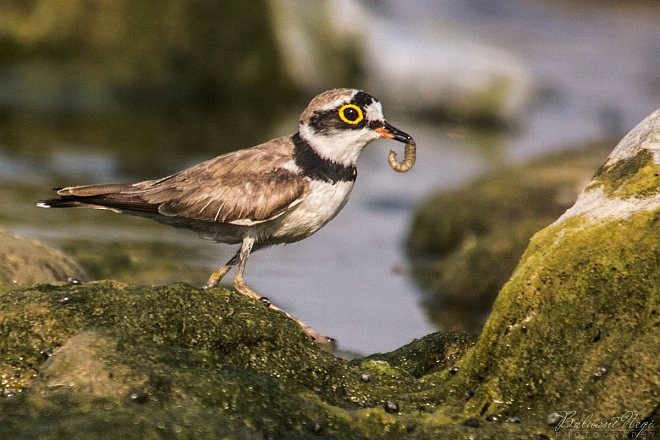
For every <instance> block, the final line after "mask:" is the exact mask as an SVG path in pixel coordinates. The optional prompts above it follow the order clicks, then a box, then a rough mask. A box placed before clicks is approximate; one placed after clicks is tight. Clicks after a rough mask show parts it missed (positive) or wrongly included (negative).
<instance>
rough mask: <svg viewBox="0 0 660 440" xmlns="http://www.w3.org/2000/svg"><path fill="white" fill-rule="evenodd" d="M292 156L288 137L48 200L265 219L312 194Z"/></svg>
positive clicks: (230, 219) (238, 220)
mask: <svg viewBox="0 0 660 440" xmlns="http://www.w3.org/2000/svg"><path fill="white" fill-rule="evenodd" d="M291 158H292V146H291V142H290V140H289V138H288V137H283V138H278V139H274V140H272V141H270V142H268V143H266V144H262V145H258V146H256V147H252V148H248V149H245V150H239V151H235V152H233V153H229V154H225V155H222V156H218V157H216V158H215V159H211V160H208V161H206V162H202V163H200V164H198V165H195V166H193V167H190V168H188V169H186V170H183V171H181V172H179V173H176V174H173V175H171V176H168V177H165V178H163V179H158V180H148V181H144V182H138V183H134V184H132V185H125V184H120V185H94V186H82V187H69V188H64V189H62V190H60V191H58V194H60V195H61V196H62V197H61V198H60V199H57V200H49V201H46V202H44V203H45V204H46V205H48V206H64V203H67V206H85V205H86V206H95V207H104V208H110V209H117V210H127V211H129V212H131V211H132V212H136V213H140V212H143V213H154V214H161V215H164V216H168V217H186V218H190V219H195V220H201V221H214V222H216V221H217V222H223V223H234V224H245V225H248V224H254V223H260V222H263V221H267V220H269V219H272V218H275V217H277V216H279V215H281V214H283V213H284V212H285V211H286V210H287V209H288V208H289V207H291V206H293V205H295V204H297V203H299V202H300V201H302V199H303V197H304V196H305V194H306V193H307V188H308V186H307V182H306V180H305V179H304V178H302V177H300V176H299V175H297V174H294V173H292V172H290V171H288V170H287V169H285V168H283V165H284V164H285V163H286V162H288V161H289V160H291ZM58 201H59V204H58V203H54V202H58Z"/></svg>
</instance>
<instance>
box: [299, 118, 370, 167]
mask: <svg viewBox="0 0 660 440" xmlns="http://www.w3.org/2000/svg"><path fill="white" fill-rule="evenodd" d="M299 132H300V136H301V137H302V138H303V139H304V140H305V141H307V143H308V144H309V145H310V146H311V147H312V148H313V149H314V151H316V153H317V154H318V155H319V156H321V157H323V158H325V159H328V160H331V161H333V162H335V163H338V164H340V165H344V166H355V164H356V163H357V160H358V157H360V153H362V149H363V148H364V147H365V146H366V145H367V144H368V143H370V142H371V141H373V140H375V139H377V138H378V134H377V133H375V132H374V131H373V130H369V129H368V128H364V129H361V130H342V131H334V132H332V133H330V134H327V135H324V134H319V133H315V132H314V131H313V130H312V128H311V127H309V126H308V125H301V126H300V129H299Z"/></svg>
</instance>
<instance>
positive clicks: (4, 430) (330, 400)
mask: <svg viewBox="0 0 660 440" xmlns="http://www.w3.org/2000/svg"><path fill="white" fill-rule="evenodd" d="M659 116H660V112H658V113H656V114H654V115H653V116H652V117H651V119H649V120H647V121H645V124H646V125H641V126H640V127H641V128H640V129H638V131H635V132H633V134H631V135H629V136H628V137H626V139H624V141H622V144H620V147H617V149H615V151H614V153H613V154H612V156H610V159H609V160H608V162H607V163H606V164H605V166H604V167H603V168H602V169H601V171H600V172H599V173H598V174H597V176H596V177H595V178H594V180H593V182H592V184H591V185H590V186H589V188H588V189H587V190H586V191H585V192H584V193H583V194H582V196H581V197H580V198H579V200H578V202H577V203H576V205H575V206H574V208H572V209H571V210H569V211H568V212H567V213H566V215H564V216H563V217H561V218H560V219H559V220H558V221H557V222H556V223H555V224H553V225H551V226H549V227H547V228H546V229H544V230H542V231H541V232H539V233H537V234H536V235H535V236H534V238H533V239H532V242H531V244H530V246H529V247H528V249H527V251H526V252H525V254H524V256H523V258H522V260H521V262H520V264H519V265H518V268H517V269H516V271H515V272H514V274H513V276H512V277H511V279H510V281H509V282H508V283H507V284H506V286H505V287H504V288H503V289H502V291H501V292H500V294H499V296H498V298H497V301H496V302H495V305H494V309H493V313H492V315H491V317H490V319H489V320H488V322H487V323H486V326H485V327H484V331H483V333H482V334H481V335H480V336H479V338H478V339H477V340H476V342H475V340H474V338H472V337H470V336H467V335H464V334H444V335H442V334H434V335H429V336H427V337H425V338H422V339H420V340H418V341H413V342H412V343H411V344H409V345H407V346H405V347H402V348H401V349H399V350H396V351H395V352H393V353H388V354H377V355H372V356H369V357H366V358H361V359H355V360H353V361H352V362H349V361H346V360H344V359H340V358H337V357H335V356H334V355H333V354H332V353H329V352H327V351H325V350H324V349H323V348H322V347H320V346H319V345H317V344H315V343H313V342H312V341H311V340H310V339H309V338H308V337H307V336H306V335H305V334H304V333H303V332H302V330H301V329H300V328H299V327H298V326H297V324H295V323H294V322H293V321H291V320H290V319H288V318H287V317H286V316H284V315H283V314H281V313H278V312H275V311H273V310H272V309H270V308H269V307H268V306H267V305H266V304H264V303H262V302H260V301H254V300H252V299H250V298H246V297H244V296H242V295H238V294H236V293H233V292H231V291H228V290H224V289H209V290H203V289H197V288H194V287H191V286H188V285H185V284H175V285H171V286H161V287H140V286H130V285H125V284H120V283H115V282H111V281H103V282H95V283H88V284H85V285H65V286H49V285H41V286H36V287H30V288H23V289H19V290H14V291H9V292H6V291H5V292H1V291H0V305H1V306H0V324H1V325H0V341H1V342H0V377H1V378H2V387H3V393H2V395H3V396H4V398H2V399H0V438H36V437H39V438H43V437H47V438H74V437H75V438H100V437H104V438H145V437H148V438H160V437H168V438H169V437H172V438H177V437H185V438H211V437H226V438H338V439H353V438H365V439H366V438H378V439H380V438H399V437H403V436H405V437H406V438H413V439H415V438H417V439H427V438H428V439H431V438H466V437H470V438H477V437H478V438H483V439H500V438H530V436H531V437H534V436H536V437H537V438H547V437H548V436H554V434H555V433H554V432H553V431H562V434H564V433H566V434H567V435H568V434H569V433H568V432H566V431H568V430H569V429H573V430H574V431H579V430H580V429H581V428H580V426H577V425H575V423H578V424H579V423H581V422H582V421H585V420H586V421H587V422H589V421H590V422H589V423H591V422H593V423H597V424H599V425H598V426H601V427H603V426H606V428H604V430H605V431H607V432H609V433H610V434H611V435H612V436H615V434H616V436H625V435H626V434H629V433H638V432H643V431H644V430H647V432H649V430H651V429H656V430H657V428H653V426H654V425H653V424H652V422H653V414H654V411H655V409H656V407H657V400H658V394H659V393H660V383H659V379H658V374H657V373H658V371H657V370H658V368H657V353H658V351H660V335H659V334H658V330H657V310H658V300H659V296H660V291H659V289H660V287H659V286H660V279H659V276H660V271H659V270H658V263H659V261H658V258H659V256H658V234H657V232H658V230H659V226H660V225H659V223H660V202H659V197H660V196H659V191H660V190H659V188H658V175H659V172H660V170H659V169H658V168H659V167H660V160H658V159H659V158H658V154H657V149H658V139H660V136H658V117H659ZM635 136H637V137H635ZM635 139H637V140H635ZM621 145H623V146H621ZM640 145H642V148H640V149H637V147H639V146H640ZM590 193H596V194H597V195H598V202H597V203H596V202H594V201H593V200H594V198H595V196H594V195H593V194H590ZM621 204H623V205H621ZM605 205H609V207H610V208H612V209H609V208H608V209H602V207H603V206H605ZM599 207H600V208H599ZM64 298H66V300H64ZM573 411H575V413H573ZM626 414H630V416H629V417H628V419H627V423H626V424H625V425H624V424H621V425H614V426H615V427H614V428H613V427H612V426H613V425H611V424H610V425H606V424H607V423H608V422H611V423H615V420H616V418H617V417H618V418H619V419H621V418H622V417H625V416H626ZM569 417H570V418H571V419H570V423H569V422H567V420H568V418H569ZM569 425H570V426H569ZM596 430H599V431H603V428H596ZM592 431H593V429H592V430H591V431H590V432H592ZM577 434H580V432H577ZM619 434H621V435H619ZM573 437H575V436H573Z"/></svg>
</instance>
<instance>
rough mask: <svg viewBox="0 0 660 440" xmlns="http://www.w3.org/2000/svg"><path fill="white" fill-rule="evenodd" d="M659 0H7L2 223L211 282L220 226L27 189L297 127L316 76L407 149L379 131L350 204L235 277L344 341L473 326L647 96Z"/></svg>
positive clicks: (0, 9) (171, 278)
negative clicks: (374, 101) (177, 224)
mask: <svg viewBox="0 0 660 440" xmlns="http://www.w3.org/2000/svg"><path fill="white" fill-rule="evenodd" d="M658 22H660V6H659V5H658V2H656V1H653V0H648V1H644V0H630V1H627V2H619V1H595V0H592V1H589V0H582V1H579V0H560V1H556V0H555V1H549V0H505V1H498V2H492V1H488V0H444V1H437V0H415V1H408V2H399V1H396V0H383V1H374V0H361V1H360V0H328V1H324V2H308V1H304V0H262V1H252V2H244V1H239V0H233V1H229V0H225V1H217V0H216V1H211V0H168V1H162V0H159V1H156V0H150V1H149V0H147V1H141V2H135V1H130V0H68V1H65V2H58V1H52V0H31V1H25V0H2V1H0V202H1V204H2V210H0V227H3V228H6V229H7V230H9V231H10V232H11V233H14V234H17V235H20V236H23V237H29V238H37V239H41V240H43V241H45V242H47V243H48V244H51V245H53V246H55V247H57V248H60V249H62V250H64V251H65V252H66V253H68V254H69V255H71V256H72V257H74V258H75V259H76V260H77V261H78V262H79V263H80V264H81V265H82V266H83V267H84V268H85V270H86V271H87V273H88V274H89V277H90V279H102V278H112V279H118V280H121V281H125V282H132V283H144V284H163V283H171V282H175V281H184V282H188V283H192V284H194V285H202V284H203V283H204V282H205V280H206V277H207V276H208V274H209V273H210V272H211V271H212V270H214V269H215V268H216V267H217V266H218V265H220V264H222V263H224V262H225V260H226V259H228V258H229V256H231V254H233V252H234V250H233V249H232V248H230V247H228V246H225V245H218V244H215V243H212V242H208V241H205V240H202V239H200V238H198V237H196V236H195V235H194V234H192V233H187V232H185V231H179V230H175V229H170V228H168V227H166V226H162V225H159V224H156V223H154V222H151V221H147V220H143V219H138V218H131V217H126V216H118V215H115V214H112V213H109V212H97V211H91V210H89V211H87V210H57V211H56V210H50V211H46V210H40V209H38V208H36V207H35V202H36V201H38V200H40V199H44V198H48V197H50V196H51V195H52V192H51V188H52V187H58V186H64V185H75V184H88V183H106V182H115V181H119V182H122V181H126V182H128V181H134V180H141V179H149V178H156V177H162V176H164V175H166V174H169V173H172V172H175V171H178V170H180V169H182V168H184V167H186V166H189V165H192V164H194V163H196V162H199V161H202V160H204V159H207V158H210V157H213V156H216V155H219V154H222V153H225V152H227V151H230V150H234V149H238V148H242V147H247V146H251V145H254V144H257V143H260V142H263V141H265V140H268V139H270V138H272V137H275V136H279V135H283V134H287V133H293V132H294V131H295V130H296V128H297V118H298V116H299V114H300V113H301V112H302V110H303V109H304V107H305V106H306V104H307V103H308V102H309V100H310V99H311V98H312V97H313V96H314V95H315V94H316V93H318V92H320V91H323V90H325V89H329V88H334V87H355V88H363V89H365V90H366V91H368V92H369V93H371V94H373V95H374V96H376V97H378V98H379V99H380V100H381V101H382V103H383V108H384V112H385V115H386V117H387V119H388V120H389V122H391V123H392V124H393V125H395V126H396V127H398V128H400V129H402V130H404V131H406V132H408V133H410V134H412V135H413V136H414V137H415V139H416V140H417V145H418V161H417V165H416V166H415V167H414V168H413V170H411V171H410V172H409V173H407V174H403V175H401V174H397V173H395V172H393V171H392V170H391V169H389V167H388V165H387V158H386V156H387V152H388V150H389V149H390V148H393V149H396V150H397V151H402V146H401V145H399V144H396V143H394V142H390V141H378V142H375V143H374V144H372V145H370V146H369V147H368V148H367V149H366V151H365V153H364V155H363V157H362V158H361V161H360V175H359V178H358V182H357V185H356V187H355V189H354V192H353V195H352V198H351V200H350V201H349V203H348V205H347V206H346V208H345V209H344V210H343V211H342V213H341V214H339V216H338V217H337V218H336V219H335V220H334V221H333V222H331V223H330V224H329V225H327V226H326V227H325V228H324V229H322V230H321V231H320V232H318V233H317V234H316V235H314V236H312V237H310V238H309V239H307V240H305V241H303V242H301V243H297V244H293V245H288V246H281V247H277V248H273V249H270V250H268V251H264V252H261V253H257V254H255V255H253V256H252V258H251V259H250V262H249V263H248V269H247V274H248V276H247V279H248V282H250V283H251V285H252V286H253V287H254V288H255V289H256V290H257V291H259V292H260V293H261V294H263V295H266V296H268V297H269V298H270V299H271V300H272V301H273V302H275V303H276V304H278V305H279V306H280V307H282V308H284V309H285V310H288V311H289V312H291V313H292V314H294V315H295V316H298V317H300V318H302V319H304V320H306V321H307V322H308V323H310V324H311V325H312V326H313V327H314V328H316V329H317V330H319V331H322V332H324V333H326V334H328V335H330V336H333V337H336V338H337V339H338V342H339V347H340V348H341V349H343V350H348V351H353V352H359V353H364V354H367V353H373V352H376V351H387V350H391V349H394V348H396V347H398V346H400V345H402V344H405V343H407V342H409V341H410V340H412V339H413V338H415V337H420V336H423V335H425V334H427V333H430V332H432V331H436V330H437V329H441V330H455V329H459V330H466V331H471V332H478V331H479V330H480V328H481V325H482V324H483V322H484V320H485V319H486V317H487V315H488V311H489V308H490V304H491V303H492V300H493V298H494V296H495V295H496V293H497V291H498V289H499V288H500V287H501V285H502V284H503V283H504V282H505V281H506V279H507V278H508V276H509V275H510V273H511V271H512V270H513V267H514V266H515V263H516V261H517V260H518V258H519V257H520V255H521V254H522V251H523V250H524V248H525V246H526V244H527V242H528V240H529V237H530V236H531V235H532V234H533V233H534V232H535V231H537V230H539V229H540V228H542V227H543V226H545V225H547V224H549V223H551V222H552V221H553V220H554V219H555V218H557V217H558V216H559V214H561V212H563V211H564V210H565V209H566V208H567V207H569V206H570V205H571V204H572V203H573V201H574V200H575V197H576V196H577V194H578V193H579V192H580V191H581V189H582V188H583V187H584V185H585V184H586V183H587V182H588V180H589V178H590V177H591V175H592V174H593V173H594V172H595V170H596V169H597V168H598V166H599V165H600V164H601V163H602V162H603V160H604V159H605V157H606V156H607V154H608V152H609V151H610V150H611V149H612V148H613V147H614V145H615V144H616V142H617V141H618V140H619V139H620V137H621V136H622V135H623V134H625V132H627V131H628V130H629V129H630V128H632V127H633V126H634V125H636V124H637V122H639V121H641V119H643V118H644V117H645V116H646V115H648V114H649V113H651V112H652V111H653V110H655V109H656V108H657V107H659V105H658V103H659V102H660V100H659V98H660V26H658Z"/></svg>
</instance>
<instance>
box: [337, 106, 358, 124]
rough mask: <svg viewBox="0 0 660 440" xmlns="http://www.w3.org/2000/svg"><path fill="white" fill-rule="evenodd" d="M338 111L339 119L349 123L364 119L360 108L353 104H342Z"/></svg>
mask: <svg viewBox="0 0 660 440" xmlns="http://www.w3.org/2000/svg"><path fill="white" fill-rule="evenodd" d="M338 113H339V119H341V120H342V121H344V122H346V123H347V124H351V125H356V124H359V123H360V122H361V121H362V120H363V119H364V113H362V109H361V108H360V107H358V106H357V105H355V104H346V105H342V106H341V107H340V108H339V110H338Z"/></svg>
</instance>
